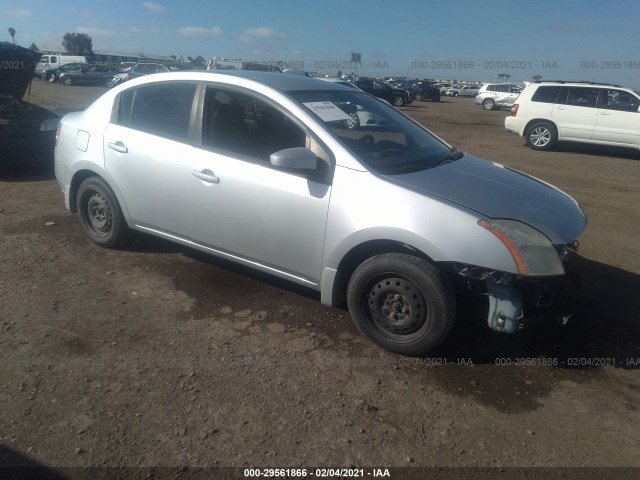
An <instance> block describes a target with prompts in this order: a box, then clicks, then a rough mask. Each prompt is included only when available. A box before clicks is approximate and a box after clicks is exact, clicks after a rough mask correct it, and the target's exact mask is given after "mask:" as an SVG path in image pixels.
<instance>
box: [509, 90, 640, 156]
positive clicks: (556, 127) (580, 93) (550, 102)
mask: <svg viewBox="0 0 640 480" xmlns="http://www.w3.org/2000/svg"><path fill="white" fill-rule="evenodd" d="M504 125H505V128H506V129H507V130H509V131H510V132H515V133H517V134H518V135H520V136H522V137H524V138H525V140H526V142H527V145H528V146H529V147H531V148H533V149H534V150H550V149H552V148H553V147H554V146H555V145H556V144H557V143H558V142H561V141H567V142H581V143H592V144H599V145H615V146H619V147H631V148H636V149H637V148H640V94H639V93H638V92H636V91H634V90H632V89H630V88H625V87H621V86H619V85H611V84H599V83H593V82H562V81H553V82H550V81H540V82H533V83H530V84H529V85H527V86H526V87H525V88H524V90H523V91H522V93H520V96H519V97H518V99H517V101H516V102H515V103H514V104H513V106H512V107H511V115H510V116H508V117H507V118H505V122H504Z"/></svg>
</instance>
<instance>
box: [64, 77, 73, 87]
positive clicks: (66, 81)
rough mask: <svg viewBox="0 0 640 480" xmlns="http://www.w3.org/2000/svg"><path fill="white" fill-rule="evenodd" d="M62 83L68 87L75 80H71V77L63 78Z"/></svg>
mask: <svg viewBox="0 0 640 480" xmlns="http://www.w3.org/2000/svg"><path fill="white" fill-rule="evenodd" d="M62 83H64V84H65V85H66V86H67V87H68V86H69V85H71V84H72V83H73V80H71V77H63V78H62Z"/></svg>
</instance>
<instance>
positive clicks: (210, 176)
mask: <svg viewBox="0 0 640 480" xmlns="http://www.w3.org/2000/svg"><path fill="white" fill-rule="evenodd" d="M191 173H192V174H193V176H194V177H196V178H199V179H200V180H202V181H203V182H207V183H220V177H216V174H215V173H213V172H212V171H211V170H207V169H205V170H202V171H201V172H200V171H198V170H193V171H192V172H191Z"/></svg>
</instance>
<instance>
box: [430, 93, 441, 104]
mask: <svg viewBox="0 0 640 480" xmlns="http://www.w3.org/2000/svg"><path fill="white" fill-rule="evenodd" d="M431 101H432V102H439V101H440V94H439V93H436V94H435V95H434V96H433V97H431Z"/></svg>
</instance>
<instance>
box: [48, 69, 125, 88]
mask: <svg viewBox="0 0 640 480" xmlns="http://www.w3.org/2000/svg"><path fill="white" fill-rule="evenodd" d="M122 72H123V70H122V69H121V68H115V67H112V66H110V65H84V66H83V68H81V69H80V70H75V71H68V72H63V73H62V74H61V75H60V81H61V82H62V83H64V84H65V85H101V86H104V87H112V86H113V85H114V84H113V78H114V77H115V76H116V75H117V74H119V73H122Z"/></svg>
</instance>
